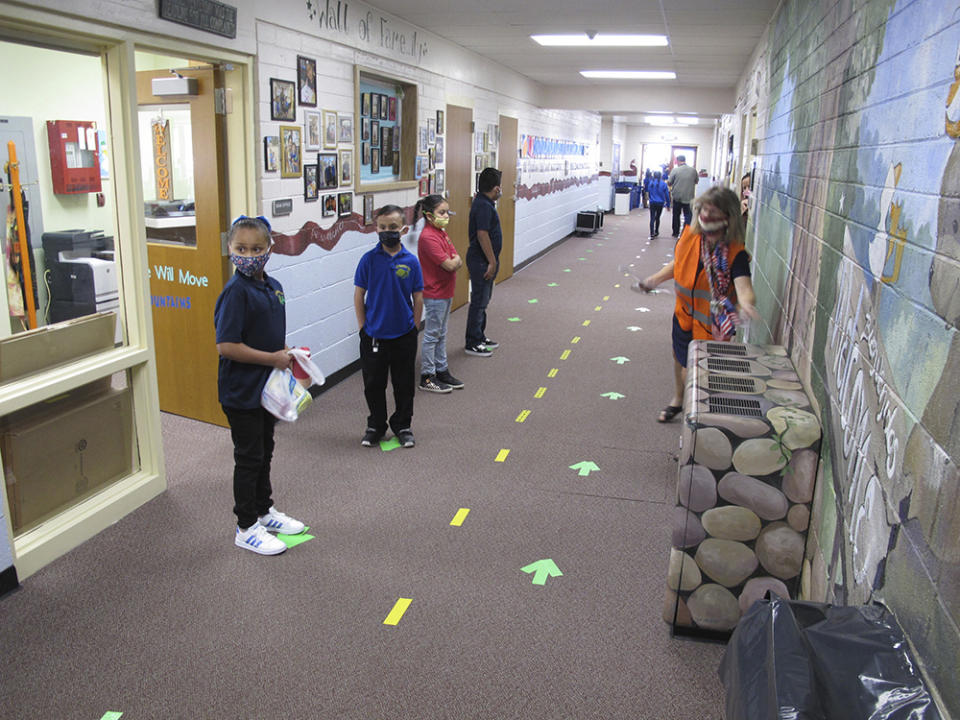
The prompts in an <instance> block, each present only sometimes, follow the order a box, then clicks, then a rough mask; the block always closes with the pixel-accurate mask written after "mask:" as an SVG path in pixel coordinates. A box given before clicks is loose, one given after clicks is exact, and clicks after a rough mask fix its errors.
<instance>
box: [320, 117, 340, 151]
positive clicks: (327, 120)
mask: <svg viewBox="0 0 960 720" xmlns="http://www.w3.org/2000/svg"><path fill="white" fill-rule="evenodd" d="M339 136H340V128H338V127H337V114H336V113H335V112H333V111H332V110H324V111H323V147H324V148H325V149H326V148H329V149H334V148H336V147H337V138H338V137H339Z"/></svg>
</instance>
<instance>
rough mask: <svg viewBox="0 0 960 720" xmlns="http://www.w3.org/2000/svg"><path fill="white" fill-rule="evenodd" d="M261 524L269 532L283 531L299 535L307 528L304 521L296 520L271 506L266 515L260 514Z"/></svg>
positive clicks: (287, 533) (286, 533)
mask: <svg viewBox="0 0 960 720" xmlns="http://www.w3.org/2000/svg"><path fill="white" fill-rule="evenodd" d="M260 524H261V525H262V526H263V527H265V528H266V529H267V530H268V531H269V532H275V533H282V534H283V535H299V534H300V533H302V532H303V531H304V530H305V529H306V526H305V525H304V524H303V523H302V522H300V521H299V520H294V519H293V518H292V517H290V516H289V515H287V514H285V513H282V512H280V511H279V510H277V509H276V508H275V507H271V508H270V509H269V510H268V511H267V514H266V515H261V516H260Z"/></svg>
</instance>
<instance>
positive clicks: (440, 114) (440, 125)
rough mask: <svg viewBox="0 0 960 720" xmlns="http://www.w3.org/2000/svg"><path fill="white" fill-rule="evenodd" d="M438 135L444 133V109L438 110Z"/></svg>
mask: <svg viewBox="0 0 960 720" xmlns="http://www.w3.org/2000/svg"><path fill="white" fill-rule="evenodd" d="M437 135H443V110H437Z"/></svg>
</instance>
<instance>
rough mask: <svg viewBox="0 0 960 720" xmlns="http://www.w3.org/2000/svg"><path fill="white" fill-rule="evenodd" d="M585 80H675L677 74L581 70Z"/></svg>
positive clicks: (644, 71) (643, 71)
mask: <svg viewBox="0 0 960 720" xmlns="http://www.w3.org/2000/svg"><path fill="white" fill-rule="evenodd" d="M580 74H581V75H583V76H584V77H585V78H605V79H610V80H675V79H676V78H677V74H676V73H675V72H673V71H672V70H581V71H580Z"/></svg>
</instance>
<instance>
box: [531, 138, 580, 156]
mask: <svg viewBox="0 0 960 720" xmlns="http://www.w3.org/2000/svg"><path fill="white" fill-rule="evenodd" d="M586 154H587V146H586V145H585V144H583V143H577V142H573V141H572V140H558V139H556V138H545V137H540V136H538V135H521V136H520V157H522V158H555V157H565V156H568V155H586Z"/></svg>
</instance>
